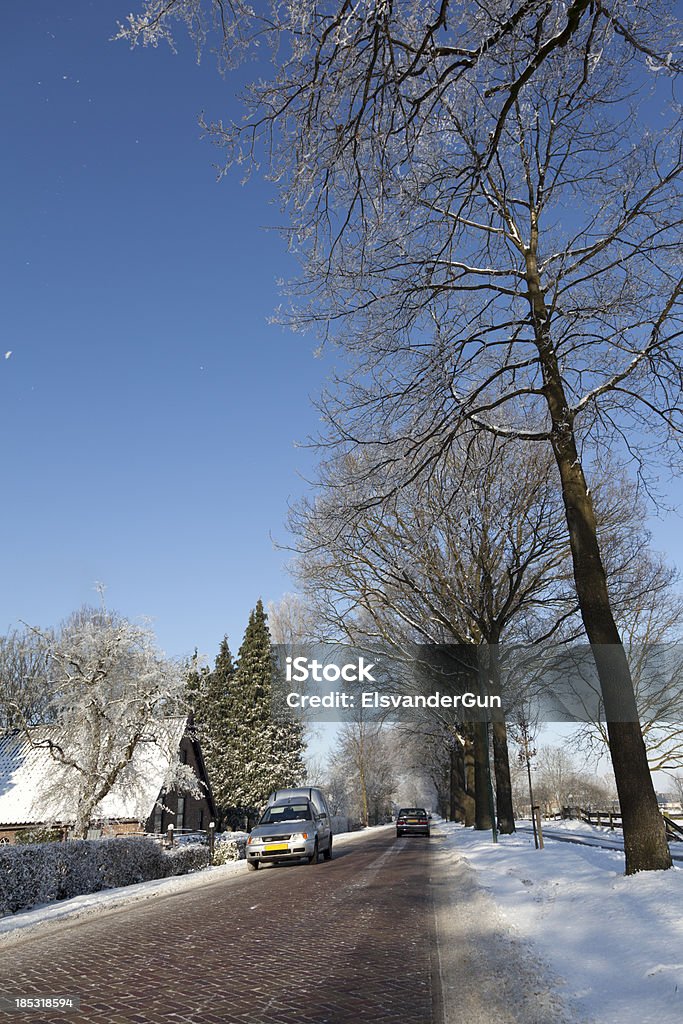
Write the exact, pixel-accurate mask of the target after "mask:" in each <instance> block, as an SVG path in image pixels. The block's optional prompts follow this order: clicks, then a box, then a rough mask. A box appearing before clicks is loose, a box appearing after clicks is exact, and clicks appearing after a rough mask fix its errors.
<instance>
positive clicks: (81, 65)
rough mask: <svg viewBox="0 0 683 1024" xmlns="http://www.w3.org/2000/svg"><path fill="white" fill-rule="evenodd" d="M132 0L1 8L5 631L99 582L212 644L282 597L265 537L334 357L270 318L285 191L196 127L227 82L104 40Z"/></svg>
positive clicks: (184, 58) (1, 622)
mask: <svg viewBox="0 0 683 1024" xmlns="http://www.w3.org/2000/svg"><path fill="white" fill-rule="evenodd" d="M126 11H127V8H125V9H124V8H123V7H122V6H121V4H120V3H118V2H113V0H106V2H102V0H98V2H97V3H84V2H72V0H70V2H69V3H68V4H64V5H55V4H54V3H49V2H47V0H38V3H37V4H35V5H30V6H29V7H27V6H26V5H15V7H14V8H13V9H12V10H11V11H10V10H8V11H7V18H6V28H5V32H4V33H3V41H2V61H1V64H2V72H1V73H2V76H3V78H4V82H3V88H2V95H3V97H4V99H3V122H4V125H3V137H4V140H5V145H4V147H3V148H4V157H3V160H2V172H1V173H2V191H3V195H4V198H5V202H4V208H5V209H4V215H3V222H4V229H5V230H4V235H5V241H4V245H3V246H2V257H1V258H2V280H3V286H4V287H3V292H4V300H3V303H2V306H3V310H2V321H3V326H2V330H3V340H2V342H1V343H0V347H1V348H2V352H1V353H0V371H1V372H0V409H1V411H0V416H1V418H2V436H3V439H4V444H3V452H4V479H5V501H4V502H3V529H2V565H3V573H2V574H3V580H4V586H3V588H2V597H1V598H0V629H4V628H6V627H7V626H9V624H10V623H14V622H17V621H18V620H20V619H24V620H26V621H28V622H31V623H40V624H43V625H47V624H52V623H56V622H57V621H59V620H60V619H61V618H62V617H64V616H65V615H67V614H68V613H69V611H70V610H72V609H73V608H75V607H77V606H78V605H80V604H81V603H83V602H89V601H94V600H96V594H95V593H94V591H93V585H94V582H95V581H96V580H100V581H103V582H104V583H105V584H106V586H107V588H108V589H107V601H108V604H109V605H110V606H111V607H114V608H116V609H118V610H119V611H121V612H123V613H124V614H126V615H129V616H132V617H136V616H139V615H149V616H151V617H152V619H153V620H154V625H155V628H156V630H157V634H158V637H159V641H160V644H161V645H162V647H163V648H164V649H165V650H167V651H168V653H170V654H174V655H177V654H183V653H185V652H190V651H192V649H193V648H194V646H195V645H197V646H198V647H199V649H200V651H204V652H205V653H207V654H211V655H213V654H214V653H215V652H216V650H217V647H218V643H219V641H220V638H221V636H222V635H223V633H224V632H226V631H227V632H228V634H229V636H230V640H231V643H232V645H233V647H234V648H237V646H238V645H239V641H240V639H241V635H242V632H243V629H244V626H245V624H246V619H247V616H248V612H249V609H250V607H252V606H253V604H254V603H255V601H256V599H257V598H258V597H259V596H262V597H263V599H264V600H268V599H277V598H278V597H279V596H280V595H281V594H282V593H283V592H284V591H285V590H287V589H291V584H290V583H289V582H288V580H287V578H286V576H285V574H284V573H283V571H282V566H283V562H284V561H285V555H284V554H283V553H282V552H280V551H277V550H274V548H273V544H272V541H271V536H270V535H271V534H273V535H275V536H276V537H278V538H282V537H283V536H284V528H283V525H282V523H283V519H284V516H285V514H286V505H287V500H288V497H290V496H293V495H296V494H297V493H300V492H301V490H302V489H304V484H303V483H302V480H301V478H300V477H299V476H298V475H297V474H298V473H299V472H306V471H307V470H308V469H310V466H311V456H310V454H309V453H308V452H305V451H301V450H297V449H296V448H295V447H294V442H295V441H296V440H301V439H304V438H305V437H306V436H307V435H308V434H310V433H311V432H314V431H315V429H316V425H317V414H316V413H315V411H314V409H313V408H312V406H311V404H310V402H309V395H310V394H311V393H315V391H316V390H317V388H318V387H319V385H320V382H321V380H322V378H323V375H324V372H326V370H325V368H324V367H323V365H322V363H321V361H320V360H316V359H315V358H314V357H313V355H312V349H313V347H314V339H313V338H306V339H302V338H301V337H298V336H294V335H292V334H289V333H286V332H283V331H282V330H280V329H279V328H276V327H272V326H269V325H268V324H267V323H266V319H267V317H268V315H269V314H270V313H271V312H272V310H273V308H274V306H275V305H276V304H277V302H278V300H279V297H278V291H277V287H276V283H275V281H276V278H277V277H278V276H281V275H287V274H291V273H292V272H293V271H294V264H293V262H292V261H291V260H290V258H289V257H287V255H286V252H285V247H284V243H283V242H282V240H281V239H280V237H279V236H278V235H277V234H276V233H275V232H268V231H265V230H262V226H263V225H268V224H274V223H276V222H277V219H278V215H279V214H278V209H277V207H276V206H273V205H271V203H272V198H273V193H272V191H271V190H270V189H269V187H268V186H266V185H265V184H264V183H263V182H259V181H254V182H252V183H250V184H248V185H246V186H241V185H240V183H239V179H238V177H237V175H235V176H232V177H230V178H229V179H227V180H225V181H224V182H223V183H222V184H218V183H217V182H216V173H215V169H214V167H213V162H214V161H215V159H216V157H217V155H218V154H217V152H216V151H215V150H214V149H213V148H212V147H211V146H210V145H209V143H208V142H206V141H204V142H202V141H201V140H200V130H199V128H198V125H197V116H198V114H199V112H200V111H201V110H202V109H206V111H207V113H209V114H215V115H219V114H225V112H226V111H228V112H229V111H230V110H231V109H232V110H233V111H235V110H236V109H237V108H236V105H235V100H234V97H233V89H234V85H233V83H228V84H226V83H225V82H224V81H222V80H221V79H220V77H219V76H218V74H217V72H216V70H215V67H214V65H213V64H212V62H211V61H210V59H207V60H206V63H205V64H203V65H202V66H200V67H198V66H197V64H196V62H195V61H194V55H193V53H192V50H191V47H190V45H189V42H188V44H187V45H184V46H183V47H182V48H181V52H180V54H179V56H177V57H173V56H172V55H171V54H170V53H169V52H168V50H166V49H165V48H164V49H159V50H157V51H142V50H139V51H138V50H136V51H134V52H131V51H130V50H129V49H128V47H127V46H126V45H125V44H124V43H121V42H119V43H114V42H110V41H109V39H110V37H111V36H112V35H113V34H114V33H115V31H116V19H117V17H123V15H124V14H125V13H126ZM7 20H9V25H7ZM10 350H11V352H12V355H11V356H10V357H9V358H8V359H4V358H1V357H2V355H4V353H5V352H6V351H10Z"/></svg>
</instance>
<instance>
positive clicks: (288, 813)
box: [260, 804, 313, 825]
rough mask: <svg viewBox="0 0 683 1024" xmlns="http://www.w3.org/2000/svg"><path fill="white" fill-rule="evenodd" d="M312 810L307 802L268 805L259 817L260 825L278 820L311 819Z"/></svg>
mask: <svg viewBox="0 0 683 1024" xmlns="http://www.w3.org/2000/svg"><path fill="white" fill-rule="evenodd" d="M312 820H313V812H312V811H311V810H310V808H309V805H308V804H286V805H284V806H281V807H278V805H277V804H275V805H274V806H273V807H268V808H267V809H266V812H265V814H264V815H263V817H262V818H261V821H260V824H261V825H274V824H275V823H276V822H278V821H312Z"/></svg>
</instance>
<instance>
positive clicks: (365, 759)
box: [332, 715, 396, 825]
mask: <svg viewBox="0 0 683 1024" xmlns="http://www.w3.org/2000/svg"><path fill="white" fill-rule="evenodd" d="M390 754H391V751H390V745H389V743H388V741H387V738H386V737H385V734H384V729H383V726H382V724H381V723H379V722H370V721H368V720H367V719H365V718H363V717H362V715H357V716H356V717H355V718H354V720H353V721H347V722H344V723H343V725H342V726H341V728H340V730H339V735H338V738H337V743H336V748H335V750H334V753H333V755H332V764H333V765H334V766H335V768H336V769H337V770H341V771H343V773H344V775H345V777H346V779H347V780H348V787H349V788H348V796H349V799H350V808H351V811H352V813H353V814H355V815H357V816H358V818H359V819H360V821H361V822H362V823H363V825H370V824H373V825H376V824H378V823H379V821H380V819H381V817H382V816H383V815H384V814H385V813H386V811H387V809H389V808H390V805H391V797H392V795H393V793H394V790H395V788H396V779H395V774H394V768H393V765H392V760H391V756H390Z"/></svg>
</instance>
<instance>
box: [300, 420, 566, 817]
mask: <svg viewBox="0 0 683 1024" xmlns="http://www.w3.org/2000/svg"><path fill="white" fill-rule="evenodd" d="M529 454H530V453H529V452H528V451H527V450H526V448H525V447H524V446H523V445H521V444H520V443H519V442H512V441H507V442H505V443H502V442H500V441H498V440H497V439H496V438H494V437H492V436H481V437H479V438H476V439H469V443H468V444H466V445H463V446H461V447H460V449H459V450H458V449H457V448H456V447H455V446H454V447H453V449H452V452H451V457H450V459H449V460H447V461H446V460H445V461H444V462H443V463H442V464H441V465H440V466H439V467H438V469H437V471H436V472H434V473H433V474H431V476H430V477H429V479H428V480H427V481H414V482H413V483H412V484H410V485H407V486H405V487H403V488H402V489H401V490H400V492H399V493H398V494H396V495H394V496H393V497H391V498H384V499H383V500H382V501H381V502H377V503H375V502H373V501H369V500H368V499H369V498H370V497H371V494H370V492H369V491H368V488H367V486H366V482H365V481H364V480H363V461H364V460H360V464H359V462H358V460H355V459H353V458H352V457H350V456H346V457H344V458H343V459H341V460H339V462H338V463H336V464H335V465H334V466H330V467H327V470H326V471H325V475H324V477H323V479H322V481H321V485H320V489H319V491H318V493H317V494H316V496H315V498H314V499H312V500H304V501H303V502H301V503H300V504H299V506H298V507H297V508H295V509H294V510H293V512H292V516H291V522H290V526H291V528H292V530H293V532H294V534H295V536H296V538H297V547H298V550H299V552H300V553H299V555H298V557H297V559H296V560H295V562H294V566H293V571H294V573H295V575H296V577H297V579H298V582H299V584H300V586H301V588H302V592H303V593H304V594H305V596H306V598H307V603H308V604H309V606H310V607H312V608H314V609H315V613H314V614H315V617H316V619H317V620H318V622H320V623H323V624H324V626H326V627H327V629H328V630H329V631H330V632H332V633H334V632H335V631H336V632H337V634H338V635H343V634H346V635H348V636H350V638H351V639H352V640H359V639H361V638H362V636H363V634H365V635H367V633H368V630H369V631H370V634H371V635H372V634H375V635H379V636H380V637H381V638H382V639H383V640H384V641H386V642H387V643H389V644H391V645H394V646H396V645H398V646H399V647H400V646H401V645H402V644H404V643H405V641H406V640H408V641H409V642H413V643H415V642H417V643H451V644H453V643H455V644H476V645H481V644H485V645H488V650H489V654H490V658H489V662H490V674H489V680H488V684H489V687H490V688H491V687H492V688H493V689H494V690H495V692H496V693H499V692H500V676H499V672H498V670H497V648H498V644H499V643H500V642H501V640H503V639H508V638H509V637H510V635H511V633H512V635H514V629H515V626H517V627H518V633H519V623H520V620H523V622H524V625H525V627H527V629H528V621H529V620H530V619H533V620H534V622H535V626H536V637H535V638H536V639H538V638H539V634H540V635H541V636H543V637H544V638H545V639H547V638H548V635H552V633H553V632H555V631H557V630H558V628H559V626H560V625H561V623H562V622H563V620H565V619H569V618H570V617H571V616H572V615H573V613H574V611H575V599H574V596H573V594H572V592H571V588H570V587H569V581H568V574H569V569H568V547H567V540H566V533H565V530H564V520H563V516H562V509H561V503H560V501H559V497H558V494H557V488H556V487H555V486H554V483H553V481H552V473H553V469H552V465H551V462H550V460H549V459H545V460H543V459H540V460H539V459H537V458H534V459H532V458H530V457H529ZM373 482H374V483H375V484H377V483H378V482H379V481H378V480H377V479H376V477H375V478H373ZM382 490H383V489H382V488H381V489H380V493H381V492H382ZM359 491H360V492H361V493H362V494H363V499H364V500H363V499H361V500H359ZM353 608H356V609H360V610H362V613H363V614H362V616H361V617H360V618H359V615H358V614H357V613H354V611H353V610H352V609H353ZM323 628H324V627H323ZM445 724H446V725H447V726H448V727H450V725H452V724H453V723H445ZM492 730H493V744H494V768H495V774H496V795H497V812H498V821H499V828H500V830H501V831H503V832H512V831H514V816H513V809H512V790H511V784H510V772H509V764H508V754H507V738H506V728H505V720H504V717H503V715H502V714H494V716H493V722H492ZM461 733H462V730H461ZM449 735H454V734H453V733H452V730H451V731H450V733H449ZM463 735H464V734H463ZM479 746H480V748H481V744H480V745H479ZM482 749H483V751H484V752H485V751H486V746H485V745H484V747H483V748H481V749H480V753H481V750H482ZM479 760H481V759H479ZM481 796H482V794H480V797H481ZM479 806H480V817H481V819H482V820H483V818H484V816H485V815H488V813H489V811H488V796H487V795H486V794H485V795H484V797H483V798H482V799H480V800H479ZM486 827H489V826H488V825H487V826H486Z"/></svg>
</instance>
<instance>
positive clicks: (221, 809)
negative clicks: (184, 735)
mask: <svg viewBox="0 0 683 1024" xmlns="http://www.w3.org/2000/svg"><path fill="white" fill-rule="evenodd" d="M234 674H235V664H234V661H233V658H232V654H231V653H230V647H229V644H228V638H227V636H224V637H223V639H222V640H221V646H220V649H219V651H218V655H217V657H216V660H215V663H214V668H213V670H209V668H208V667H207V666H204V667H203V668H201V669H198V668H197V662H196V652H195V657H194V662H193V666H192V668H191V670H190V672H189V674H188V678H187V684H186V689H185V694H186V699H187V702H188V704H189V706H190V709H191V712H192V716H193V720H194V729H195V732H196V734H197V737H198V738H199V741H200V743H201V747H202V753H203V755H204V763H205V765H206V772H207V775H208V777H209V782H210V783H211V790H212V792H213V796H214V801H215V803H216V812H217V817H218V821H217V822H216V826H217V828H219V829H220V828H221V827H222V825H223V823H224V821H225V819H226V794H225V791H224V790H225V780H226V779H227V778H229V775H230V768H229V767H228V766H226V764H225V763H224V762H225V758H226V750H227V749H228V743H227V740H226V730H227V723H228V721H229V714H230V711H229V708H230V699H229V688H230V684H231V682H232V679H233V676H234Z"/></svg>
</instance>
